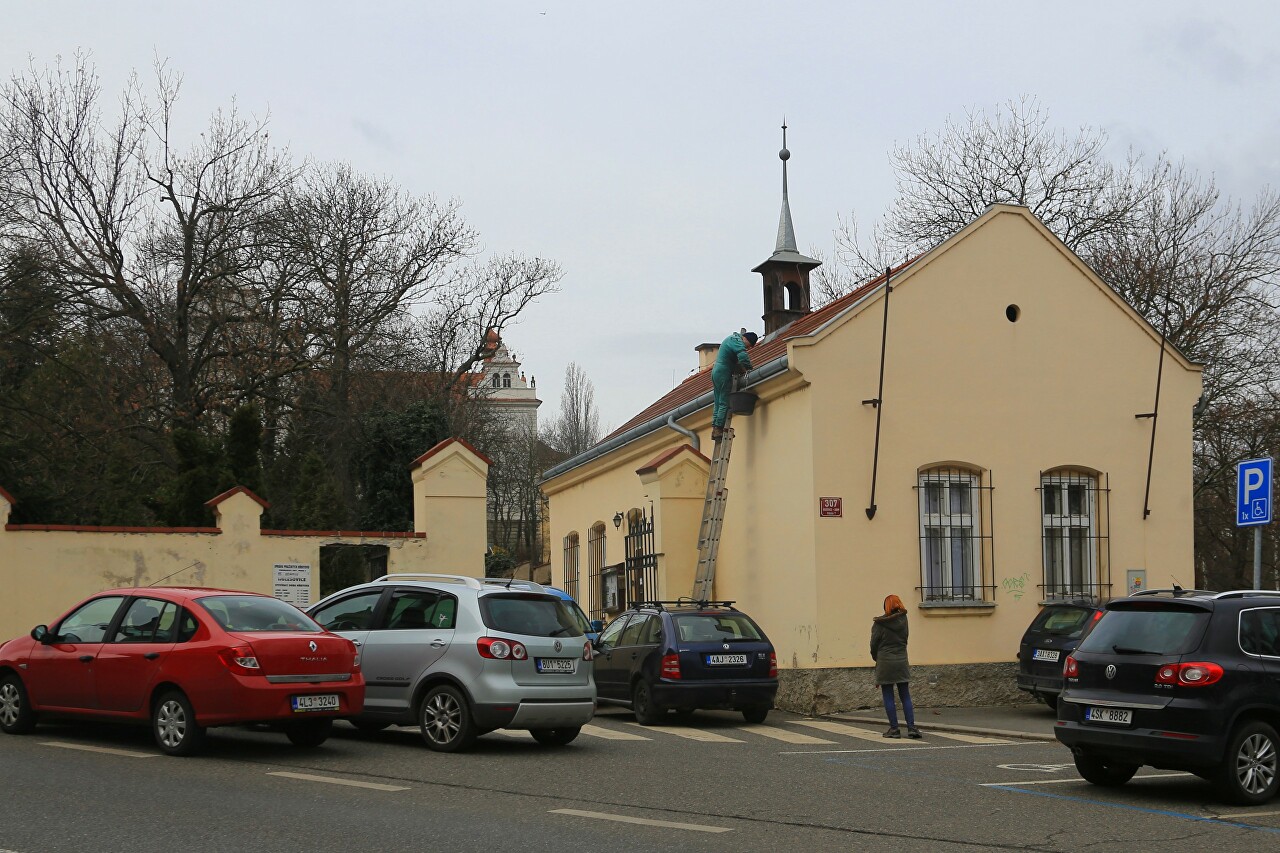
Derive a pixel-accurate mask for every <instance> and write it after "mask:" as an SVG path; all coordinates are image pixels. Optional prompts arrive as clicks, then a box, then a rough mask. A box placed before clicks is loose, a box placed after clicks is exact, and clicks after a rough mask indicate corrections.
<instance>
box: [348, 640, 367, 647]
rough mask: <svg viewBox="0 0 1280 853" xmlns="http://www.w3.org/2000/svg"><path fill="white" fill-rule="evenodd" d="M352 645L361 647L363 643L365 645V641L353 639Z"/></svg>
mask: <svg viewBox="0 0 1280 853" xmlns="http://www.w3.org/2000/svg"><path fill="white" fill-rule="evenodd" d="M351 645H353V646H356V647H357V648H358V647H360V646H363V645H364V643H363V642H361V641H360V640H352V641H351Z"/></svg>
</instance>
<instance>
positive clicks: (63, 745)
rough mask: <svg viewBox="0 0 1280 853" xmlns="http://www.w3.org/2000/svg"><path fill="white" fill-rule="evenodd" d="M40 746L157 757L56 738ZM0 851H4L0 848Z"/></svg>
mask: <svg viewBox="0 0 1280 853" xmlns="http://www.w3.org/2000/svg"><path fill="white" fill-rule="evenodd" d="M40 745H41V746H56V747H57V748H58V749H78V750H81V751H82V752H101V753H104V754H106V755H120V756H123V757H124V758H159V757H160V753H158V752H135V751H134V750H132V749H112V748H111V747H109V746H89V745H88V744H83V743H60V742H58V741H56V740H46V741H42V742H41V743H40ZM0 853H5V851H3V850H0Z"/></svg>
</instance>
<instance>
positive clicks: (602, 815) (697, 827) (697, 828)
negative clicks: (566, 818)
mask: <svg viewBox="0 0 1280 853" xmlns="http://www.w3.org/2000/svg"><path fill="white" fill-rule="evenodd" d="M550 813H551V814H567V815H573V816H574V817H593V818H596V819H597V820H613V821H617V822H618V823H636V824H640V825H641V826H661V827H664V828H666V829H688V830H691V831H693V832H733V830H732V829H730V828H729V827H727V826H703V825H702V824H699V823H673V822H672V821H669V820H647V819H645V818H642V817H627V816H626V815H620V814H608V813H607V812H584V811H581V810H580V809H552V810H551V812H550Z"/></svg>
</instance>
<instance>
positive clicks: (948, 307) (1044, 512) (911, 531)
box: [543, 158, 1201, 712]
mask: <svg viewBox="0 0 1280 853" xmlns="http://www.w3.org/2000/svg"><path fill="white" fill-rule="evenodd" d="M784 170H785V158H784ZM785 192H786V190H785V171H784V197H783V214H782V222H781V224H780V226H779V239H778V247H777V250H776V251H775V252H774V254H773V256H772V257H771V258H770V259H769V260H767V261H765V262H764V263H763V264H761V265H760V266H759V267H757V268H756V270H755V271H756V272H760V273H761V274H762V276H763V283H764V300H765V315H764V321H765V333H766V334H765V336H764V337H763V338H762V339H761V341H760V343H758V344H757V345H756V346H755V347H754V348H753V349H752V350H751V352H750V354H751V358H752V361H753V364H754V365H755V368H754V370H753V371H752V372H751V373H750V374H748V376H747V377H745V383H746V385H747V386H748V387H749V388H750V390H751V391H753V392H755V393H756V394H758V395H759V400H758V403H757V404H756V406H755V409H754V413H753V414H751V415H750V416H749V417H745V416H742V415H738V416H735V417H734V418H733V420H732V421H731V426H732V427H733V429H734V431H735V434H736V438H735V440H734V444H733V453H732V458H731V461H730V465H729V473H728V479H727V485H728V491H729V497H728V506H727V511H726V516H725V522H724V528H723V534H722V537H721V541H720V551H719V560H718V567H717V573H716V577H715V586H714V594H715V597H716V598H718V599H730V600H735V601H736V602H737V603H738V606H739V607H741V608H742V609H744V610H746V611H747V612H748V613H750V614H751V615H752V616H753V617H754V618H755V619H756V621H758V622H759V623H760V624H761V626H762V627H763V628H764V629H765V630H766V632H768V634H769V636H770V639H772V641H773V643H774V644H775V646H776V648H777V651H778V661H779V665H780V666H781V667H782V668H783V672H782V689H781V691H780V694H779V705H781V706H782V707H788V708H792V709H795V710H803V711H817V712H828V711H832V710H838V709H845V708H852V707H859V706H863V707H865V706H868V705H873V704H877V703H878V701H879V699H878V691H877V690H876V689H875V688H874V686H873V684H872V679H871V671H870V669H869V667H870V666H871V664H872V661H871V658H870V654H869V651H868V642H869V634H870V629H871V619H872V617H874V616H876V615H879V614H880V613H881V612H882V610H881V603H882V601H883V599H884V597H885V596H886V595H889V594H890V593H894V594H897V595H899V596H901V597H902V599H903V600H904V602H906V603H907V605H908V608H909V611H910V620H911V628H912V630H911V642H910V656H911V662H912V664H913V666H914V671H913V681H914V682H915V683H916V686H917V688H918V693H919V695H918V696H917V702H918V703H919V704H922V705H930V704H933V705H945V704H977V703H982V702H994V701H1007V700H1011V699H1016V698H1017V697H1018V696H1019V694H1018V691H1017V690H1016V689H1015V687H1014V677H1013V673H1014V671H1015V665H1014V660H1015V656H1016V654H1017V649H1018V641H1019V638H1020V637H1021V635H1022V632H1023V631H1024V630H1025V629H1026V627H1027V625H1028V624H1029V623H1030V622H1031V620H1032V619H1033V618H1034V617H1035V615H1036V613H1037V612H1038V609H1039V608H1040V606H1041V605H1042V603H1043V602H1045V601H1049V600H1054V599H1063V598H1072V599H1074V598H1092V599H1106V598H1109V597H1115V596H1120V595H1124V594H1126V590H1127V588H1129V587H1130V586H1132V585H1149V586H1166V587H1167V586H1170V585H1172V584H1173V583H1174V582H1177V583H1179V584H1181V585H1182V586H1184V587H1191V586H1193V585H1194V577H1193V568H1192V565H1193V563H1192V482H1191V449H1192V437H1191V414H1192V408H1193V406H1194V405H1195V403H1196V402H1197V399H1198V398H1199V396H1200V393H1201V376H1200V368H1199V366H1197V365H1196V364H1193V363H1191V362H1189V361H1188V360H1187V359H1186V358H1185V357H1183V356H1182V355H1181V354H1180V353H1178V352H1177V351H1176V350H1175V349H1174V348H1173V347H1172V346H1168V345H1165V344H1163V342H1162V339H1161V335H1160V332H1159V331H1158V330H1157V329H1155V328H1153V327H1152V326H1151V325H1150V324H1149V323H1147V322H1146V321H1145V320H1144V319H1143V318H1142V317H1141V316H1140V315H1139V314H1138V313H1137V312H1135V311H1134V310H1133V309H1132V308H1130V307H1129V306H1128V305H1127V304H1126V303H1125V302H1124V301H1123V300H1122V299H1121V298H1120V297H1119V296H1117V295H1116V294H1115V292H1114V291H1113V290H1111V288H1109V287H1108V286H1107V285H1106V284H1105V283H1104V282H1102V281H1101V280H1099V279H1098V277H1097V276H1096V275H1095V274H1094V273H1093V272H1092V271H1091V270H1090V269H1089V268H1088V267H1087V266H1086V265H1085V264H1084V263H1083V262H1082V261H1081V260H1080V259H1079V258H1078V257H1076V256H1075V255H1074V254H1073V253H1072V252H1071V251H1070V250H1068V249H1067V248H1066V246H1064V245H1063V244H1062V242H1061V241H1060V240H1058V239H1057V238H1056V237H1055V236H1054V235H1053V234H1052V233H1050V232H1049V231H1048V229H1046V228H1045V227H1044V225H1043V224H1042V223H1041V222H1040V221H1039V220H1037V219H1036V217H1035V216H1033V215H1032V214H1031V213H1030V212H1029V211H1028V210H1026V209H1025V208H1021V207H1014V206H1003V205H1000V206H994V207H992V208H990V209H988V210H987V211H986V212H985V213H983V214H982V215H981V216H979V217H978V218H977V219H976V220H975V221H973V222H972V223H971V224H970V225H968V226H967V227H965V228H964V229H962V230H961V231H959V232H958V233H956V234H954V235H953V236H952V237H951V238H950V239H948V240H946V241H945V242H943V243H942V244H940V245H938V246H936V247H935V248H933V249H932V250H930V251H929V252H927V253H925V254H923V255H921V256H920V257H918V258H916V259H914V260H913V261H911V262H909V263H907V264H904V265H903V266H902V267H900V268H898V269H897V270H894V271H893V272H892V275H891V277H890V280H889V282H888V284H889V286H888V287H887V286H886V281H885V279H884V277H881V278H880V279H877V280H875V281H872V282H870V283H868V284H867V285H865V286H863V287H861V288H859V289H858V290H856V291H855V292H853V293H850V294H848V295H846V296H845V297H843V298H841V299H839V300H837V301H835V302H833V303H831V304H829V305H827V306H825V307H823V308H821V309H820V310H817V311H810V310H809V272H810V270H812V269H813V268H814V267H816V266H817V265H818V262H817V261H814V260H812V259H809V258H805V257H804V256H803V255H800V254H799V253H798V252H797V251H796V249H795V237H794V234H793V233H792V226H791V219H790V213H789V210H788V207H787V200H786V195H785ZM886 300H887V302H888V304H887V305H886ZM886 308H887V309H888V316H887V321H886ZM724 331H725V332H728V331H731V329H725V330H724ZM882 344H883V376H882V375H881V370H882V368H881V364H882ZM697 350H698V352H699V355H700V358H701V370H699V371H698V372H697V373H696V374H695V375H693V376H691V377H690V378H688V379H686V380H685V381H684V382H683V383H682V384H681V385H680V386H679V387H677V388H676V389H674V390H673V391H671V392H670V393H669V394H667V395H666V396H664V397H663V398H662V399H661V400H659V401H657V402H656V403H654V404H653V405H651V406H649V407H648V408H646V409H644V410H643V411H642V412H641V413H640V414H639V415H637V416H636V417H635V418H633V419H632V420H631V421H629V422H628V423H626V424H624V425H623V426H622V427H621V428H620V429H618V430H617V431H616V432H615V433H613V434H612V435H611V436H609V437H607V438H606V439H605V440H604V441H602V442H601V443H600V444H599V445H597V446H596V447H595V448H593V449H592V450H590V451H587V452H585V453H583V454H581V455H579V456H577V457H575V458H573V459H570V460H568V461H566V462H565V463H563V464H561V465H559V466H557V467H555V468H553V469H551V470H550V471H548V472H547V474H546V476H545V482H544V483H543V488H544V490H545V491H546V493H547V495H548V496H549V499H550V515H551V527H552V530H551V535H552V541H553V542H560V543H561V547H560V549H559V553H558V554H557V553H554V552H553V561H552V562H553V582H554V583H556V584H557V585H562V586H564V587H565V588H567V589H569V590H570V591H571V592H574V593H575V594H576V597H577V598H578V599H579V600H580V601H581V602H582V603H583V606H584V608H586V609H588V610H590V611H592V615H593V616H596V615H603V616H605V617H606V618H607V617H608V616H610V615H612V614H613V613H616V612H617V610H618V608H621V607H625V606H626V605H627V603H628V602H629V601H633V600H635V599H637V598H658V599H675V598H677V597H680V596H689V595H690V594H691V592H692V590H693V580H694V570H695V566H696V561H697V548H698V542H697V539H698V528H699V523H700V520H701V514H702V509H703V505H704V497H705V488H706V481H707V473H708V469H709V460H708V458H707V457H708V456H709V455H710V452H711V442H710V439H709V433H710V419H711V393H710V391H711V380H710V365H711V363H712V361H713V360H714V355H715V350H716V345H708V344H703V345H701V346H699V347H698V348H697ZM1158 375H1159V377H1160V379H1159V392H1158V393H1159V397H1158V403H1157V396H1156V395H1157V376H1158ZM881 383H882V384H883V392H881V390H880V389H881ZM876 401H879V405H877V404H876ZM1157 407H1158V410H1157ZM1153 414H1156V415H1157V417H1151V415H1153ZM680 430H687V431H689V432H690V433H691V434H692V435H691V436H690V435H685V434H682V433H681V431H680ZM699 448H701V451H700V449H699ZM873 489H874V498H873V497H872V493H873Z"/></svg>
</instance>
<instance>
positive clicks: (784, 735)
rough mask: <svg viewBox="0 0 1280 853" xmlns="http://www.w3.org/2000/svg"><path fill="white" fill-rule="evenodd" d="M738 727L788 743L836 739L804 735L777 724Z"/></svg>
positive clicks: (811, 742)
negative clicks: (779, 726) (781, 727)
mask: <svg viewBox="0 0 1280 853" xmlns="http://www.w3.org/2000/svg"><path fill="white" fill-rule="evenodd" d="M738 728H739V729H741V730H742V731H744V732H751V733H752V734H757V735H761V736H762V737H771V738H773V739H774V740H782V741H786V742H787V743H808V744H819V743H830V744H834V743H835V741H833V740H823V739H822V738H820V737H813V736H812V735H802V734H800V733H799V732H791V731H787V730H786V729H780V728H778V727H777V726H763V725H751V724H747V725H742V726H738Z"/></svg>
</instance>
